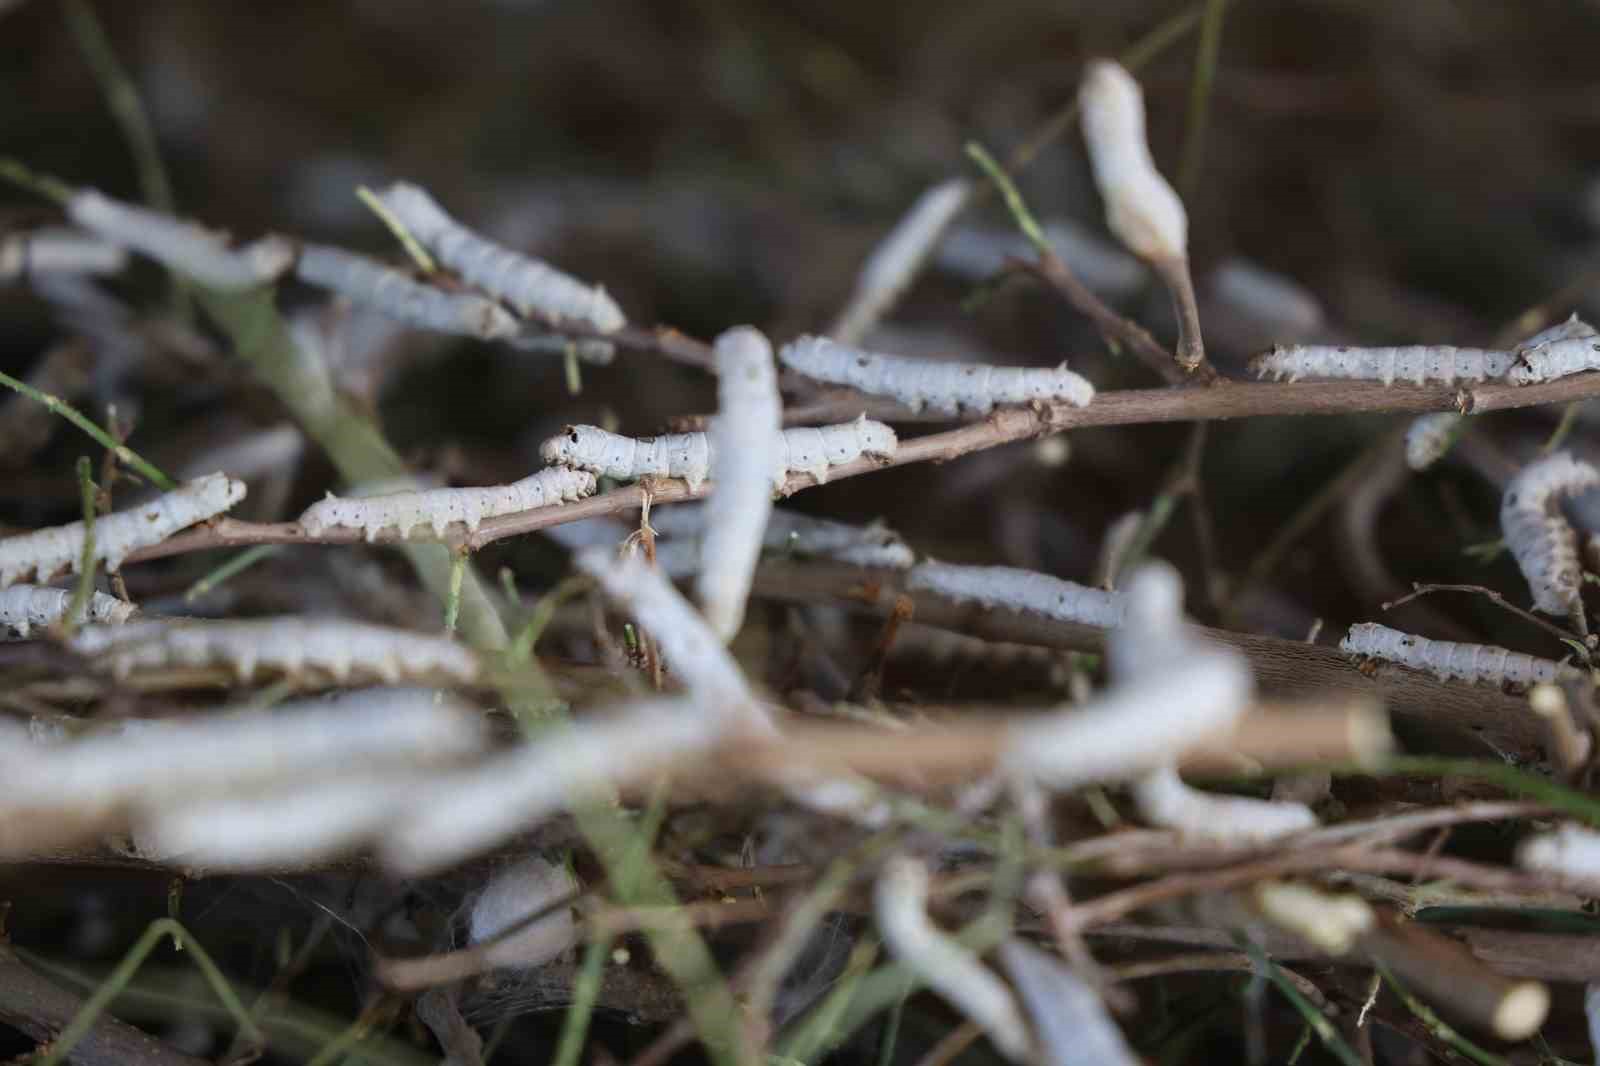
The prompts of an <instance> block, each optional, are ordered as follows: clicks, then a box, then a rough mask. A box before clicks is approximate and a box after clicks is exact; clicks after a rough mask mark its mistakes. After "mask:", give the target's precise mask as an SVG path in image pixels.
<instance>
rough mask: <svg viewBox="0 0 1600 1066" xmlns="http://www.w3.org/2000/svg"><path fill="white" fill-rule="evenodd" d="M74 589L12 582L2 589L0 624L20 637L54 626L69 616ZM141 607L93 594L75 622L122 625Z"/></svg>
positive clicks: (113, 597) (0, 591)
mask: <svg viewBox="0 0 1600 1066" xmlns="http://www.w3.org/2000/svg"><path fill="white" fill-rule="evenodd" d="M72 595H73V592H72V590H71V589H52V588H40V587H39V586H37V585H13V586H11V587H10V588H8V589H0V626H3V627H5V628H6V629H9V630H10V631H11V632H13V633H15V634H17V636H19V637H26V636H27V635H28V634H29V633H30V632H32V631H33V629H34V628H35V627H38V628H43V627H46V626H52V625H55V624H56V623H57V622H59V621H61V620H62V619H63V618H65V617H66V616H67V609H68V608H69V607H71V606H72ZM136 610H138V608H137V607H135V606H134V605H133V604H131V603H128V602H126V601H125V600H119V599H117V598H116V597H115V596H107V595H106V594H105V593H103V592H95V593H91V594H90V596H89V602H88V604H86V605H85V609H84V610H82V611H79V612H78V615H77V618H76V619H75V621H77V622H80V623H83V622H98V623H102V624H104V625H120V624H121V623H123V622H126V621H127V620H128V619H129V618H130V617H132V615H133V612H134V611H136Z"/></svg>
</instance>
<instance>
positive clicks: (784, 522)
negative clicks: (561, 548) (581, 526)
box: [613, 497, 916, 577]
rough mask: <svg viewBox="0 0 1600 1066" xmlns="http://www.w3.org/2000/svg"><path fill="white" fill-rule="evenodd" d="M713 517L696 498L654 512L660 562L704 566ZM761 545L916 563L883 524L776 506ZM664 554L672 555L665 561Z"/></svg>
mask: <svg viewBox="0 0 1600 1066" xmlns="http://www.w3.org/2000/svg"><path fill="white" fill-rule="evenodd" d="M713 498H715V497H713ZM708 520H709V515H708V512H707V510H706V508H705V507H703V506H700V505H698V504H695V503H692V502H691V503H682V504H673V505H672V506H670V507H661V508H659V509H657V510H654V511H652V512H651V513H650V525H651V526H652V527H654V528H655V531H656V532H657V533H660V534H663V535H664V536H665V537H666V538H667V539H666V540H665V541H661V542H658V543H657V544H656V565H657V566H659V567H661V569H662V570H663V571H665V572H666V573H667V574H669V575H671V576H673V577H682V576H684V575H685V574H688V573H693V572H694V569H695V568H697V567H698V566H699V556H700V554H701V553H700V551H699V548H698V545H699V544H700V542H701V540H702V538H703V537H704V536H705V530H706V523H707V521H708ZM616 539H621V538H616ZM613 543H615V541H613ZM761 546H762V548H763V549H765V550H766V551H769V552H776V553H780V554H781V553H787V554H792V555H797V556H800V557H802V558H808V559H832V560H834V561H836V562H841V563H848V564H850V565H851V566H863V567H867V568H870V569H874V570H905V569H908V568H909V567H910V566H911V564H912V563H913V562H915V561H916V557H915V555H914V553H913V552H912V551H911V549H910V547H908V546H907V545H906V542H905V541H904V540H902V539H901V537H900V534H898V533H896V532H895V531H894V530H892V529H890V528H889V527H887V526H885V525H884V524H883V523H882V522H872V523H870V524H868V525H865V526H856V525H850V524H849V523H846V522H834V521H831V520H829V519H826V518H814V517H812V516H811V515H808V514H801V513H800V512H799V511H791V510H786V509H784V508H781V507H775V508H773V509H772V514H771V515H770V516H768V518H767V527H766V529H765V530H764V531H763V533H762V538H761ZM679 548H687V549H688V550H687V551H681V552H680V551H677V550H676V549H679ZM663 552H665V553H666V556H670V557H671V559H670V560H664V555H663ZM673 561H676V565H673ZM685 563H686V564H687V566H685Z"/></svg>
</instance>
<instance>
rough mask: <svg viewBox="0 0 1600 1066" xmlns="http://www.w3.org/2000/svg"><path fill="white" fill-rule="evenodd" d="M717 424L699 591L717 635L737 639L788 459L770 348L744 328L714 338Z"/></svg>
mask: <svg viewBox="0 0 1600 1066" xmlns="http://www.w3.org/2000/svg"><path fill="white" fill-rule="evenodd" d="M716 363H717V410H718V414H717V419H716V421H715V423H713V425H712V427H711V432H710V434H709V436H710V444H709V449H710V451H711V453H712V454H713V455H715V456H716V464H715V467H714V469H713V471H712V473H713V474H714V475H715V476H716V481H715V484H714V485H713V487H712V491H711V498H710V499H709V500H707V501H706V511H705V513H706V531H705V539H704V542H703V545H702V549H701V553H700V577H699V580H698V582H697V583H696V586H695V588H696V592H697V594H698V596H699V599H700V606H701V609H702V610H703V611H704V612H705V616H706V621H707V622H709V623H710V624H711V629H712V632H714V633H716V634H717V636H719V637H721V638H722V639H723V640H724V641H728V640H732V639H733V635H734V634H735V633H737V632H738V631H739V626H740V624H741V623H742V622H743V621H744V609H745V601H746V600H747V599H748V598H749V595H750V581H751V578H752V577H754V576H755V569H756V563H757V561H759V559H760V557H761V541H762V535H763V534H764V533H765V531H766V527H767V516H768V515H769V514H771V513H772V471H773V469H774V468H775V467H776V466H777V465H778V463H779V462H780V461H782V459H783V450H784V449H783V397H782V396H780V395H779V393H778V368H777V365H776V364H775V363H774V362H773V359H772V345H771V344H769V343H767V338H766V337H764V336H762V335H761V333H760V331H758V330H755V329H751V328H750V327H748V326H742V327H739V328H737V329H731V330H728V331H727V332H726V333H723V334H722V335H721V336H720V337H718V338H717V340H716Z"/></svg>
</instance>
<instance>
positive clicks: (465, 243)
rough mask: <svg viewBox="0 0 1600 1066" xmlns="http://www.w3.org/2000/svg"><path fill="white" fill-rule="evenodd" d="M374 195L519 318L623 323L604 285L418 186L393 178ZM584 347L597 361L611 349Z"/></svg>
mask: <svg viewBox="0 0 1600 1066" xmlns="http://www.w3.org/2000/svg"><path fill="white" fill-rule="evenodd" d="M379 199H380V200H382V201H383V204H384V206H385V207H387V208H388V209H389V210H390V211H391V212H393V213H394V216H395V218H397V219H398V220H399V221H400V224H401V225H403V226H404V227H405V228H406V229H408V230H409V231H411V233H412V235H413V236H415V237H416V238H417V240H418V241H420V242H421V243H422V245H423V246H424V247H426V248H427V249H428V251H430V252H432V253H433V254H434V255H436V256H438V257H439V261H440V262H441V263H443V264H444V265H445V266H446V267H448V268H450V269H451V270H453V271H455V272H456V273H457V274H459V275H461V278H462V280H464V281H466V282H467V283H468V284H469V285H476V286H477V287H478V288H480V289H482V290H483V291H484V292H487V293H488V294H489V295H491V296H493V297H494V298H495V299H497V300H504V301H505V302H506V303H507V304H509V305H510V306H511V307H512V309H513V310H515V311H516V312H517V313H518V314H520V315H522V316H523V317H528V316H538V317H539V318H542V319H543V320H545V321H546V322H548V323H549V324H550V325H551V326H553V327H555V328H557V329H559V328H560V327H561V325H562V323H564V322H577V323H581V324H583V325H585V326H588V327H590V328H593V329H595V330H598V331H599V332H601V333H615V332H616V331H617V330H619V329H621V328H622V327H623V326H625V325H627V324H628V321H627V319H626V318H625V317H624V316H623V314H622V309H621V308H620V307H618V306H617V304H616V301H614V300H612V299H611V297H610V296H608V295H606V290H605V289H604V288H602V287H600V286H589V285H585V284H584V283H583V282H581V281H579V280H578V279H577V278H574V277H572V276H571V275H569V274H565V273H563V272H562V271H560V270H557V269H556V268H555V267H553V266H551V265H550V264H548V263H545V262H541V261H540V260H538V259H534V258H532V257H531V256H525V255H522V254H520V253H518V252H514V251H512V250H511V249H509V248H505V247H502V246H501V245H499V244H496V243H495V242H493V241H490V240H488V239H486V238H484V237H482V236H480V235H479V234H477V233H474V232H473V231H472V230H470V229H468V228H467V227H465V226H463V225H462V224H461V223H459V222H457V221H456V220H455V219H453V218H451V217H450V216H449V215H448V214H447V213H446V212H445V210H444V208H442V207H440V206H439V204H438V203H436V202H435V201H434V199H433V197H431V196H429V195H428V193H427V192H426V191H425V190H423V189H421V188H419V187H418V186H416V185H410V184H407V183H405V182H397V183H395V184H393V185H391V186H389V188H388V189H386V190H385V191H384V192H382V193H380V194H379ZM586 351H587V353H588V354H589V355H590V356H591V358H594V359H595V361H597V362H610V361H611V358H612V356H613V355H614V354H615V349H614V348H613V347H612V346H611V345H591V346H587V347H586Z"/></svg>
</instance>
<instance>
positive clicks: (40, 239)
mask: <svg viewBox="0 0 1600 1066" xmlns="http://www.w3.org/2000/svg"><path fill="white" fill-rule="evenodd" d="M127 265H128V253H127V251H126V250H125V249H123V248H122V247H121V246H120V245H116V244H112V243H110V242H109V241H102V240H99V239H98V238H95V237H91V236H89V235H88V234H87V233H79V232H78V231H77V230H72V229H65V228H61V227H46V228H44V229H37V230H33V231H32V232H30V233H18V234H15V235H13V236H10V237H6V238H4V239H0V283H4V282H10V281H16V280H18V279H19V278H26V277H33V276H35V275H39V274H116V273H119V272H120V271H121V270H122V268H123V267H125V266H127Z"/></svg>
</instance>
